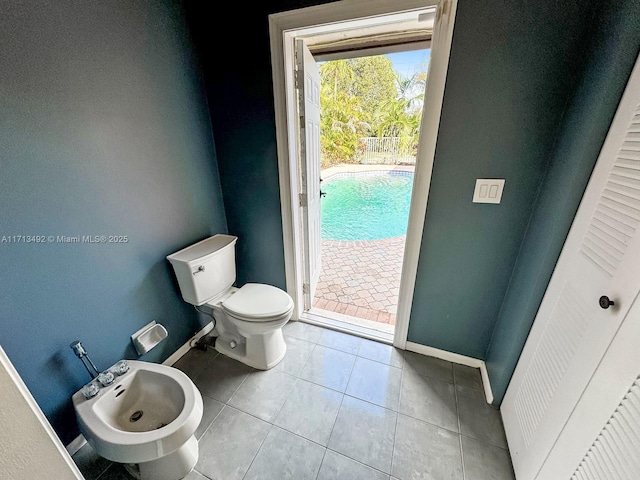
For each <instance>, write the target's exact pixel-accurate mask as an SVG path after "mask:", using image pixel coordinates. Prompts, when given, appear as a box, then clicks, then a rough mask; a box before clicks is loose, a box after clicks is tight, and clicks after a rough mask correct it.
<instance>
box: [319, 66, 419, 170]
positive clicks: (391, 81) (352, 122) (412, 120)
mask: <svg viewBox="0 0 640 480" xmlns="http://www.w3.org/2000/svg"><path fill="white" fill-rule="evenodd" d="M425 83H426V73H422V74H418V75H414V76H412V77H410V78H403V77H402V76H400V75H399V74H398V73H397V72H395V71H394V70H393V66H392V63H391V60H390V59H389V58H388V57H385V56H374V57H361V58H353V59H348V60H333V61H330V62H326V63H323V64H322V65H321V66H320V86H321V90H320V107H321V149H322V166H323V167H327V166H329V165H333V164H338V163H357V162H358V158H357V155H358V151H359V149H360V148H362V145H360V144H359V139H360V138H362V137H399V138H400V145H401V146H402V147H403V149H404V150H406V151H407V152H408V153H415V152H413V151H414V150H415V147H416V146H417V143H418V133H419V127H420V116H421V112H422V100H423V96H424V85H425ZM416 92H420V93H416Z"/></svg>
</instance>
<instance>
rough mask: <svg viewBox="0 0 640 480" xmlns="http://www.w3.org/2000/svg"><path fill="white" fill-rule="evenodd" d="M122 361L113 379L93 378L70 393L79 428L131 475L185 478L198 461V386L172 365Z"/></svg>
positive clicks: (148, 478) (146, 479)
mask: <svg viewBox="0 0 640 480" xmlns="http://www.w3.org/2000/svg"><path fill="white" fill-rule="evenodd" d="M126 363H127V364H128V368H127V369H126V370H125V371H121V372H120V373H118V374H117V375H116V376H115V379H113V381H112V383H110V384H108V385H106V386H101V385H100V384H99V383H98V380H93V381H92V382H90V383H89V384H87V385H86V386H85V388H83V389H81V390H79V391H77V392H76V393H75V394H74V395H73V397H72V400H73V407H74V409H75V412H76V418H77V420H78V426H79V427H80V432H82V434H83V436H84V438H85V439H86V440H87V442H88V443H89V444H90V445H91V446H92V447H93V449H94V450H95V451H96V453H97V454H98V455H100V456H101V457H103V458H106V459H107V460H111V461H113V462H118V463H121V464H123V466H124V467H125V469H126V470H127V471H128V472H129V473H131V474H132V475H133V476H134V477H135V478H138V479H140V480H178V479H181V478H184V477H185V476H186V475H188V474H189V472H190V471H191V470H192V469H193V467H194V466H195V465H196V463H197V461H198V441H197V439H196V437H195V431H196V429H197V428H198V425H199V424H200V421H201V420H202V414H203V403H202V396H201V394H200V392H199V390H198V389H197V387H196V386H195V385H194V384H193V382H192V381H191V380H190V379H189V377H187V375H185V374H184V373H183V372H181V371H180V370H178V369H176V368H173V367H169V366H167V365H159V364H156V363H149V362H141V361H137V360H127V361H126ZM110 371H111V369H110ZM94 385H95V388H94V389H93V390H90V389H89V390H88V389H87V388H86V387H88V386H94ZM86 391H92V393H91V394H90V395H87V393H85V392H86Z"/></svg>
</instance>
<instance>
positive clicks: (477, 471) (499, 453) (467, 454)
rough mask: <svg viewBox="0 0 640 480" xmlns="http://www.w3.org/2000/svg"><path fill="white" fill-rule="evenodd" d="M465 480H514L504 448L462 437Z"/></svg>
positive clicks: (509, 459) (509, 460)
mask: <svg viewBox="0 0 640 480" xmlns="http://www.w3.org/2000/svg"><path fill="white" fill-rule="evenodd" d="M462 452H463V456H462V458H463V462H464V475H465V480H515V478H516V477H515V475H514V473H513V467H512V466H511V458H510V457H509V453H508V452H507V450H505V449H504V448H500V447H494V446H493V445H488V444H486V443H482V442H479V441H478V440H474V439H473V438H468V437H465V436H463V437H462Z"/></svg>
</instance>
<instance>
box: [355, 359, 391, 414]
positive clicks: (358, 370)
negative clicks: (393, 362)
mask: <svg viewBox="0 0 640 480" xmlns="http://www.w3.org/2000/svg"><path fill="white" fill-rule="evenodd" d="M401 380H402V369H400V368H396V367H392V366H390V365H385V364H383V363H379V362H374V361H373V360H368V359H366V358H361V357H358V358H357V359H356V363H355V365H354V366H353V371H352V372H351V377H350V378H349V384H348V385H347V390H346V391H345V393H346V394H347V395H351V396H352V397H357V398H359V399H361V400H366V401H367V402H371V403H375V404H376V405H380V406H382V407H385V408H389V409H391V410H398V403H399V400H400V382H401Z"/></svg>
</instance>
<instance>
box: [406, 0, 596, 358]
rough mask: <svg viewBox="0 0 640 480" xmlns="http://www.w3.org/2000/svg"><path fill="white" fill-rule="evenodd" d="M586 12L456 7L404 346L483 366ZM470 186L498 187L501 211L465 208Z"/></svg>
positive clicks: (524, 6) (528, 5)
mask: <svg viewBox="0 0 640 480" xmlns="http://www.w3.org/2000/svg"><path fill="white" fill-rule="evenodd" d="M592 3H593V2H580V3H578V2H563V3H562V4H559V3H558V2H556V1H541V2H501V1H484V2H477V1H465V0H460V1H459V3H458V11H457V15H456V22H455V29H454V34H453V44H452V47H451V57H450V61H449V71H448V76H447V83H446V89H445V95H444V103H443V108H442V116H441V123H440V131H439V136H438V141H437V144H436V154H435V162H434V167H433V174H432V180H431V188H430V192H429V199H428V206H427V214H426V218H425V225H424V231H423V236H422V246H421V251H420V260H419V264H418V273H417V278H416V286H415V294H414V298H413V307H412V311H411V321H410V324H409V335H408V340H409V341H411V342H415V343H419V344H424V345H429V346H431V347H436V348H439V349H442V350H447V351H450V352H455V353H458V354H462V355H467V356H470V357H474V358H479V359H483V358H484V355H485V352H486V350H487V347H488V345H489V342H490V339H491V334H492V332H493V329H494V325H495V321H496V318H497V317H498V313H499V311H500V305H501V304H502V299H503V298H504V293H505V290H506V288H507V285H508V282H509V278H510V277H511V272H512V270H513V266H514V263H515V261H516V258H517V256H518V250H519V247H520V243H521V241H522V236H523V235H524V232H525V230H526V227H527V223H528V219H529V216H530V213H531V207H532V205H533V201H534V199H535V195H536V192H537V189H538V185H539V183H540V179H541V178H542V175H543V173H544V169H545V167H546V165H547V162H548V159H549V155H550V153H551V151H552V148H553V144H554V141H555V138H556V135H557V131H558V130H559V128H560V125H561V121H562V115H563V111H564V108H565V104H566V101H567V97H568V96H569V95H570V93H571V91H572V88H573V87H574V85H575V83H576V81H577V77H576V75H575V72H576V71H577V70H578V69H579V67H580V66H581V63H582V62H583V61H584V59H585V57H586V52H585V51H584V50H583V49H582V43H583V41H584V38H585V35H586V34H587V33H588V30H589V26H590V23H591V15H592V11H591V9H590V6H591V4H592ZM477 178H504V179H505V180H506V181H505V187H504V193H503V197H502V203H501V204H499V205H490V204H474V203H472V201H471V200H472V197H473V189H474V186H475V180H476V179H477Z"/></svg>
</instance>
